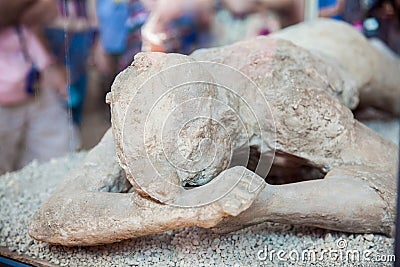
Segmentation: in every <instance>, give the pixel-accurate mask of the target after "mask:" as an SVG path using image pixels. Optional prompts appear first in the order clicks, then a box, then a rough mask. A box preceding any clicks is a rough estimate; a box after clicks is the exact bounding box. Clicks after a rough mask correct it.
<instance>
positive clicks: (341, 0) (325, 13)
mask: <svg viewBox="0 0 400 267" xmlns="http://www.w3.org/2000/svg"><path fill="white" fill-rule="evenodd" d="M345 5H346V1H345V0H337V1H336V4H335V5H333V6H330V7H326V8H322V9H321V10H320V11H319V16H320V17H324V18H330V17H333V16H336V15H339V14H341V13H343V11H344V7H345Z"/></svg>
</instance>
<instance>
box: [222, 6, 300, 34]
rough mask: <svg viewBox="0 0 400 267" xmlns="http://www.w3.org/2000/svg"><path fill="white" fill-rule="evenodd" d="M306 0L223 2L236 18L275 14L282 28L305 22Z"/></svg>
mask: <svg viewBox="0 0 400 267" xmlns="http://www.w3.org/2000/svg"><path fill="white" fill-rule="evenodd" d="M304 1H305V0H222V3H223V5H224V7H225V8H226V9H227V10H228V11H229V12H230V13H232V14H233V15H234V16H236V17H245V16H247V15H250V14H253V13H265V12H269V11H270V12H273V13H274V14H276V15H277V17H278V19H279V23H280V25H281V26H282V27H287V26H290V25H293V24H296V23H299V22H301V21H302V20H303V16H304V14H303V13H304V11H303V10H304Z"/></svg>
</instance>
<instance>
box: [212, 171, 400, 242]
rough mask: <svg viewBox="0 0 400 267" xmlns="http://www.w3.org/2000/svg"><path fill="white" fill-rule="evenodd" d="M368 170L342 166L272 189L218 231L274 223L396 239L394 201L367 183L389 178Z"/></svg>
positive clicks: (263, 192) (267, 190)
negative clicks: (308, 179)
mask: <svg viewBox="0 0 400 267" xmlns="http://www.w3.org/2000/svg"><path fill="white" fill-rule="evenodd" d="M367 170H368V167H365V166H348V167H341V168H336V169H334V170H332V171H330V172H329V173H328V174H327V175H326V177H325V178H324V179H322V180H313V181H306V182H300V183H295V184H286V185H276V186H272V185H267V186H266V187H265V188H264V190H263V191H262V192H261V194H260V195H259V196H258V198H257V199H256V201H255V202H254V203H253V204H252V205H251V207H250V208H249V209H248V210H246V211H244V212H243V213H241V214H240V215H239V216H237V217H228V218H225V219H224V220H223V221H222V222H221V223H219V224H218V225H217V226H216V228H213V230H214V231H216V232H230V231H233V230H238V229H241V228H243V227H245V226H250V225H254V224H258V223H261V222H265V221H270V222H279V223H289V224H301V225H308V226H316V227H321V228H325V229H332V230H339V231H345V232H354V233H370V232H375V233H383V234H387V235H392V234H393V230H394V229H393V227H394V221H393V218H394V215H393V212H394V210H393V207H394V205H395V203H387V202H386V200H387V198H385V196H382V193H381V192H379V191H378V190H376V189H375V188H374V187H373V186H371V184H370V183H369V181H368V180H374V179H379V178H380V177H381V175H384V174H383V173H378V172H376V173H374V172H372V171H373V170H369V171H370V172H368V173H366V171H367ZM366 175H368V177H366ZM391 199H392V200H394V199H395V197H394V196H393V197H392V198H391Z"/></svg>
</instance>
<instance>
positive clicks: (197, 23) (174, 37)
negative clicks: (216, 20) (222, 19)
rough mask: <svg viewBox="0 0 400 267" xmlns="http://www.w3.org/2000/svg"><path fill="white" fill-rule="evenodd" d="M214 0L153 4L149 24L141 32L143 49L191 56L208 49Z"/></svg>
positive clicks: (159, 0)
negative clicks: (195, 51)
mask: <svg viewBox="0 0 400 267" xmlns="http://www.w3.org/2000/svg"><path fill="white" fill-rule="evenodd" d="M214 9H215V7H214V1H210V0H193V1H188V0H177V1H175V2H174V5H171V4H170V2H169V1H166V0H158V1H157V2H156V3H154V4H153V6H152V9H151V13H150V16H149V19H148V21H147V22H146V24H145V26H144V27H143V29H142V38H143V47H142V48H143V50H144V51H158V52H179V53H183V54H189V53H190V52H192V51H193V50H195V49H197V48H200V47H206V46H207V43H208V41H209V35H208V33H209V32H210V23H211V20H212V18H213V16H214Z"/></svg>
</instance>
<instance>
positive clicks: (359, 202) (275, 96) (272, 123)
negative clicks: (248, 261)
mask: <svg viewBox="0 0 400 267" xmlns="http://www.w3.org/2000/svg"><path fill="white" fill-rule="evenodd" d="M321 23H322V25H325V27H327V26H329V27H333V28H334V27H336V32H343V31H349V32H348V34H346V35H349V36H350V37H349V38H353V37H354V36H353V35H355V34H357V33H354V32H352V31H350V30H348V29H347V28H346V27H347V26H344V25H342V24H340V23H339V24H337V23H335V22H329V23H328V22H326V21H322V22H321ZM326 23H328V24H327V25H326ZM296 27H299V28H298V29H297V30H298V31H302V29H303V30H304V31H308V28H307V27H309V26H307V25H303V26H296ZM343 27H344V28H343ZM311 28H312V27H311ZM332 34H333V33H332ZM310 36H312V35H311V34H310ZM357 38H358V37H357ZM326 42H327V43H329V38H327V40H326ZM360 42H362V41H360ZM363 42H365V43H366V40H364V41H363ZM336 45H337V47H336V49H338V50H340V49H341V48H343V47H341V46H340V43H339V44H336ZM367 47H368V46H367V45H365V46H364V47H363V49H367ZM343 49H345V48H343ZM368 49H372V48H370V47H368ZM323 53H324V50H323V47H322V48H321V49H320V50H319V51H318V52H315V53H314V52H312V51H311V52H310V51H308V50H305V49H303V48H301V47H298V46H296V45H294V44H292V43H291V42H288V41H284V40H281V39H279V38H277V37H268V38H265V37H262V38H256V39H254V40H250V41H245V42H240V43H237V44H234V45H231V46H227V47H223V48H214V49H207V50H199V51H197V52H195V53H194V54H193V55H191V56H183V55H178V54H168V55H167V54H161V53H140V54H138V55H137V56H136V57H135V61H134V62H133V64H132V66H131V67H129V68H128V69H126V70H125V71H123V72H122V73H121V74H119V75H118V77H117V78H116V81H115V82H114V84H113V87H112V92H111V93H110V94H109V95H108V97H107V101H108V102H109V103H110V105H111V110H112V134H111V130H110V131H109V132H108V133H106V135H105V136H104V138H103V139H102V141H101V142H100V143H99V144H98V145H97V146H96V147H95V148H94V149H92V151H91V152H90V153H89V154H88V156H87V158H86V160H85V162H84V163H83V165H82V167H81V168H80V169H77V170H76V171H74V172H73V173H71V174H70V175H69V178H68V179H66V181H65V182H64V183H63V184H62V185H61V186H60V187H59V188H58V189H57V190H56V192H54V193H53V195H52V196H51V197H50V198H49V199H48V200H47V201H46V202H45V203H44V204H43V206H42V208H41V209H40V210H39V211H38V212H37V214H36V215H35V217H34V218H33V221H32V224H31V226H30V232H29V233H30V235H31V236H32V237H33V238H35V239H38V240H43V241H46V242H49V243H56V244H63V245H95V244H103V243H111V242H116V241H120V240H123V239H126V238H133V237H138V236H143V235H147V234H152V233H157V232H162V231H166V230H171V229H177V228H181V227H186V226H193V225H197V226H200V227H207V228H210V227H212V228H213V229H215V230H216V231H220V232H224V231H232V230H236V229H239V228H242V227H245V226H247V225H252V224H256V223H260V222H263V221H275V222H284V223H292V224H304V225H312V226H318V227H322V228H327V229H334V230H341V231H347V232H360V233H364V232H376V233H384V234H388V235H391V234H392V232H393V226H394V225H393V223H394V217H395V214H394V213H395V209H394V208H395V190H396V182H395V181H396V179H395V175H396V167H397V160H398V159H397V151H398V147H397V146H396V145H395V144H394V143H392V142H390V141H387V140H385V139H384V138H382V137H381V136H379V135H378V134H376V133H374V132H373V131H371V130H369V129H368V128H366V127H365V126H364V125H362V124H361V123H359V122H358V121H356V120H355V119H354V118H353V115H352V113H351V111H350V109H349V108H354V107H355V106H356V105H357V104H358V95H359V92H361V91H362V90H365V89H364V88H365V86H367V85H366V82H365V81H367V80H374V81H375V82H376V83H378V82H379V81H380V80H379V79H375V78H371V77H369V76H370V75H372V73H370V72H368V71H365V72H363V73H360V75H359V76H357V77H353V76H354V75H353V74H354V73H353V72H352V71H349V69H357V68H358V67H359V66H357V67H355V66H354V64H355V63H354V62H351V64H347V63H346V61H344V60H339V59H337V58H336V57H335V55H334V53H331V54H329V55H330V56H331V57H329V56H328V59H327V60H324V59H323V58H324V57H323V56H322V55H323ZM374 53H375V52H374ZM366 56H367V55H366ZM201 61H211V62H214V63H218V64H220V63H222V64H226V65H227V66H230V67H233V68H234V69H237V70H239V71H240V72H241V73H243V74H244V75H246V76H248V77H249V78H250V79H251V80H252V81H253V82H254V83H255V85H256V86H257V87H258V88H259V89H260V93H261V95H257V94H249V93H248V90H249V83H243V84H241V81H238V80H235V79H232V80H231V82H232V84H230V86H232V87H234V88H239V89H237V90H238V93H237V94H232V93H231V92H230V91H229V90H224V89H222V88H220V87H218V86H216V85H213V84H191V85H190V86H188V87H182V88H183V89H179V88H178V89H177V91H176V92H177V93H174V92H175V91H168V90H169V89H170V88H175V87H174V86H176V85H179V84H183V83H185V82H188V81H193V80H197V79H205V78H207V79H209V80H213V79H214V80H218V79H220V77H217V76H216V75H220V73H218V72H215V71H213V67H212V65H207V66H211V67H210V68H209V69H207V68H203V66H204V65H202V64H199V65H196V62H201ZM338 61H340V63H338ZM347 62H350V61H347ZM188 64H189V65H188ZM346 64H347V65H346ZM177 65H179V66H182V67H183V69H179V67H178V69H173V70H174V71H175V72H176V71H177V70H181V71H182V70H188V71H187V73H186V75H176V76H174V75H172V74H171V73H170V72H169V70H172V69H171V67H174V66H177ZM188 66H194V67H190V68H189V67H188ZM216 66H217V65H216ZM367 67H368V66H367ZM346 68H348V69H346ZM160 73H161V74H160ZM182 73H183V72H182ZM357 75H358V74H357ZM373 75H375V74H373ZM391 78H394V79H399V78H398V77H392V76H391ZM383 80H385V79H382V80H381V81H383ZM228 83H229V81H228ZM383 83H386V80H385V82H382V84H383ZM143 84H147V85H146V86H148V88H150V89H148V90H142V89H143V88H141V86H142V85H143ZM367 84H368V86H370V85H371V83H368V82H367ZM392 84H394V83H392ZM398 84H399V83H398ZM228 85H229V84H228ZM240 85H243V86H240ZM228 87H229V86H228ZM146 88H147V87H146ZM397 89H398V88H397ZM180 90H181V91H180ZM182 90H183V91H182ZM160 92H161V93H162V92H164V93H166V94H165V97H163V98H162V99H161V100H159V99H160V98H159V96H160ZM178 92H179V93H178ZM182 92H184V93H182ZM167 93H168V94H167ZM132 99H141V100H143V101H141V102H139V103H132ZM191 99H196V102H193V103H191V102H189V103H190V105H189V106H188V107H186V108H184V109H183V110H184V111H185V112H180V113H178V115H173V116H172V117H171V118H172V119H171V121H172V122H171V125H170V127H171V128H170V129H176V128H177V127H178V126H179V125H178V123H177V125H175V124H174V121H175V120H176V121H179V122H180V121H190V120H191V118H192V117H193V116H194V115H195V114H196V112H200V111H199V110H200V109H201V112H203V113H204V114H206V115H208V116H209V117H208V119H207V120H196V121H193V122H191V123H190V124H188V125H187V126H186V124H185V127H182V129H183V130H182V131H180V132H179V138H178V139H176V137H174V135H173V134H174V131H171V132H168V131H167V132H166V134H165V137H167V138H164V139H161V138H160V137H158V136H157V129H158V128H157V127H158V126H159V125H158V124H157V123H158V121H159V120H160V119H162V118H163V117H166V116H167V115H165V114H167V111H168V110H171V105H172V104H174V103H186V102H187V101H189V100H191ZM208 99H215V100H218V101H219V102H218V103H223V104H226V105H229V106H230V107H231V109H222V110H221V109H216V108H215V105H214V104H212V103H214V102H211V104H210V102H207V101H208ZM260 99H266V100H267V102H268V105H269V107H268V109H265V107H264V105H265V102H263V101H261V100H260ZM155 100H157V101H158V100H159V101H158V102H157V101H155ZM156 102H157V103H158V104H159V105H158V106H156V107H155V108H154V109H155V110H156V111H157V112H155V113H154V114H153V115H154V116H153V117H152V116H149V115H148V113H145V112H144V111H146V109H144V108H143V107H147V106H148V107H151V108H153V107H154V105H153V104H154V103H156ZM243 103H250V107H251V109H252V110H253V111H254V113H255V114H256V115H257V116H256V117H257V118H265V120H261V122H259V123H258V122H257V123H258V124H256V121H255V120H253V119H252V117H251V116H250V115H249V114H250V113H249V112H248V110H247V109H246V105H245V104H243ZM182 105H183V104H182ZM183 107H185V106H184V105H183ZM236 115H239V116H236ZM149 118H150V119H149ZM238 118H245V119H244V120H242V121H240V120H239V119H238ZM215 122H221V123H222V124H223V125H224V127H223V131H222V130H221V129H220V128H218V127H217V125H216V123H215ZM127 129H129V131H128V130H127ZM143 129H145V130H146V131H143ZM243 129H245V130H246V131H245V132H246V134H244V132H243ZM149 132H150V133H154V136H153V135H152V134H150V135H149V134H148V133H149ZM205 138H207V139H211V140H212V142H211V143H210V142H202V140H203V139H205ZM138 140H139V141H138ZM160 140H162V142H161V141H160ZM143 144H144V145H145V147H143ZM227 145H229V146H228V147H230V148H232V150H231V151H233V154H235V151H239V150H241V149H243V148H248V147H249V146H251V147H255V148H257V150H258V152H259V154H260V160H261V162H260V165H263V164H264V163H265V162H264V160H265V161H271V163H273V164H274V165H276V166H279V165H282V167H283V168H284V169H285V168H290V167H293V168H294V170H297V169H299V168H300V167H304V166H306V167H309V168H312V169H314V170H315V173H316V174H313V173H311V172H310V173H309V175H310V177H308V178H304V177H303V180H307V181H302V182H299V183H291V184H284V185H271V184H267V183H265V181H264V179H263V178H265V177H260V176H259V175H257V174H255V173H254V172H252V171H250V170H248V169H246V168H245V167H243V166H236V167H232V166H231V167H230V159H231V158H230V157H231V156H232V153H227V150H225V149H222V148H225V147H227ZM215 148H216V149H215ZM213 149H215V150H216V151H217V152H218V153H217V154H215V157H213V159H214V160H213V161H212V162H211V163H209V164H208V165H207V166H208V168H207V169H201V171H199V172H193V169H196V168H197V167H198V165H196V164H200V165H201V164H202V161H198V160H197V156H198V154H199V153H198V151H199V150H201V151H205V152H207V151H211V150H213ZM144 151H145V152H144ZM178 152H179V153H178ZM274 152H276V155H277V157H275V158H273V157H272V156H271V155H272V154H273V153H274ZM165 154H167V155H168V160H165V158H164V156H165ZM182 154H183V155H184V157H182ZM149 160H151V162H152V164H153V167H154V168H156V169H157V170H158V171H159V173H161V177H162V178H163V179H161V180H160V179H159V178H160V177H157V176H152V175H149V176H146V175H145V174H146V172H147V170H148V168H150V166H148V164H149V163H148V161H149ZM171 162H172V163H174V164H175V165H173V166H171ZM185 163H187V164H188V165H187V166H188V169H183V170H182V169H180V168H176V166H179V164H185ZM132 164H133V165H132ZM140 166H143V168H142V169H140ZM229 167H230V168H229ZM273 168H274V167H273ZM140 172H143V173H140ZM256 172H257V173H259V174H261V175H263V173H262V171H261V173H260V171H259V170H258V169H257V170H256ZM294 173H296V172H294ZM125 174H126V178H127V179H125ZM306 174H307V173H306ZM143 175H144V176H143ZM321 175H322V177H319V176H321ZM142 176H143V177H146V179H144V180H140V179H139V178H138V177H142ZM147 177H148V178H147ZM238 177H239V179H238ZM317 178H323V179H317ZM127 180H128V181H129V183H128V182H127ZM203 184H206V185H209V184H212V188H213V192H217V193H218V192H227V193H226V194H223V195H221V198H218V199H216V200H215V201H212V202H210V203H209V204H207V205H200V206H192V207H177V206H174V205H167V204H163V203H160V202H167V203H170V202H171V201H172V203H181V202H179V201H186V202H188V201H189V202H190V199H185V197H184V196H182V197H181V195H180V193H181V191H182V190H184V189H182V186H184V185H191V186H196V185H203ZM231 184H235V185H236V186H234V187H233V188H232V190H227V186H228V187H229V185H231ZM131 185H132V188H130V187H131ZM201 188H202V187H196V188H194V189H191V190H189V192H190V194H191V196H193V198H194V197H195V196H196V195H202V194H204V192H203V191H202V189H201ZM249 188H251V189H252V190H249ZM111 192H116V193H111ZM182 192H183V191H182ZM210 194H211V192H210ZM174 201H178V202H174ZM182 203H183V202H182Z"/></svg>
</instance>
